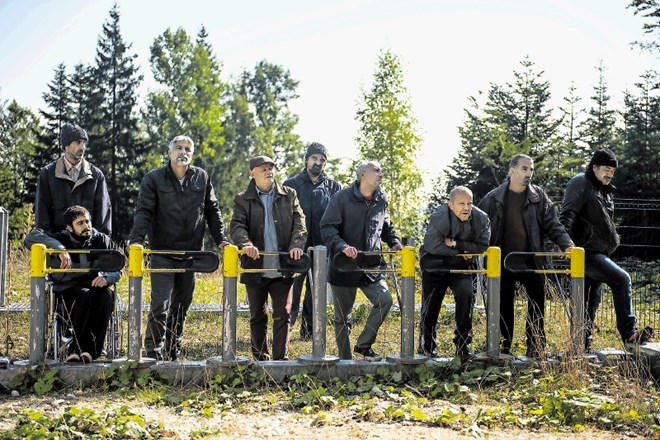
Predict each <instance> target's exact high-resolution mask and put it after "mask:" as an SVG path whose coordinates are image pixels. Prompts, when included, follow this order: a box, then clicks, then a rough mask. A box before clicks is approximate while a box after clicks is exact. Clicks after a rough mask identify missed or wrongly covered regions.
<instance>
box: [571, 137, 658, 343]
mask: <svg viewBox="0 0 660 440" xmlns="http://www.w3.org/2000/svg"><path fill="white" fill-rule="evenodd" d="M617 167H618V161H617V159H616V156H615V155H614V153H613V152H612V151H611V150H609V149H607V148H601V149H598V150H596V151H595V152H594V154H593V157H592V158H591V160H590V161H589V163H588V164H587V169H586V171H585V172H583V173H579V174H578V175H576V176H575V177H573V178H572V179H571V180H570V181H569V182H568V184H567V185H566V191H565V192H564V200H563V203H562V208H561V215H560V216H559V219H560V221H561V222H562V224H563V225H564V226H565V227H566V230H567V231H568V233H569V235H570V236H571V238H573V240H574V241H575V243H576V244H577V245H578V246H581V247H583V248H584V250H585V302H586V304H585V305H586V307H585V311H586V321H587V326H586V330H587V331H586V340H585V348H586V350H587V351H590V350H591V341H592V339H593V321H594V319H595V318H596V312H597V311H598V305H599V304H600V297H601V287H602V284H603V283H605V284H607V285H608V286H609V287H610V289H611V290H612V297H613V298H614V311H615V313H616V324H617V329H618V331H619V334H620V335H621V338H622V339H623V342H624V343H626V344H627V343H632V344H641V343H644V342H646V341H648V340H649V339H650V338H651V335H652V334H653V330H652V329H651V328H650V327H646V328H644V329H642V330H638V329H636V327H635V325H636V321H637V317H636V316H635V312H634V311H633V308H632V283H631V281H630V275H628V273H627V272H626V271H625V270H623V269H622V268H621V267H620V266H618V265H617V264H616V263H615V262H614V261H612V260H611V259H610V255H611V254H612V253H613V252H614V251H615V250H616V248H617V247H618V246H619V235H618V234H617V232H616V227H615V225H614V221H613V219H612V217H613V215H614V198H613V196H612V193H613V192H614V190H615V189H616V188H615V186H614V185H612V178H613V177H614V173H615V172H616V169H617Z"/></svg>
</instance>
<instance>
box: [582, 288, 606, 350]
mask: <svg viewBox="0 0 660 440" xmlns="http://www.w3.org/2000/svg"><path fill="white" fill-rule="evenodd" d="M602 297H603V283H598V282H596V281H594V280H592V279H590V278H588V277H585V278H584V302H585V312H586V315H587V316H586V321H585V325H586V331H585V336H586V338H585V339H586V341H585V347H587V348H589V347H591V341H592V340H593V337H594V336H593V334H594V321H595V320H596V313H597V312H598V306H600V301H601V298H602Z"/></svg>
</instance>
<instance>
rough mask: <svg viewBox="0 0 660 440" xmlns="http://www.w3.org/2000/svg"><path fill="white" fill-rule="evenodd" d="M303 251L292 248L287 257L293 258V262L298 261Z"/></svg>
mask: <svg viewBox="0 0 660 440" xmlns="http://www.w3.org/2000/svg"><path fill="white" fill-rule="evenodd" d="M302 254H303V250H302V249H300V248H293V249H291V250H290V251H289V256H290V257H291V258H293V259H294V260H300V257H302Z"/></svg>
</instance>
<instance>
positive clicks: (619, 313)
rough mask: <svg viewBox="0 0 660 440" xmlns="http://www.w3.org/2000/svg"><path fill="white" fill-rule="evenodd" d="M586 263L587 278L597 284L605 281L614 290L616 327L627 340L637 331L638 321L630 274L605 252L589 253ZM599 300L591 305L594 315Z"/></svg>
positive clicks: (585, 259)
mask: <svg viewBox="0 0 660 440" xmlns="http://www.w3.org/2000/svg"><path fill="white" fill-rule="evenodd" d="M584 264H585V278H586V279H587V280H588V281H589V283H591V284H592V285H595V286H597V285H598V284H600V283H605V284H607V285H608V286H609V287H610V290H612V299H613V300H614V313H615V315H616V327H617V330H618V331H619V334H620V335H621V338H622V339H623V341H624V342H625V341H626V339H628V337H629V336H630V335H631V334H632V333H633V332H634V331H635V325H636V322H637V317H636V316H635V312H634V311H633V307H632V282H631V281H630V275H628V272H626V271H625V270H623V269H622V268H621V267H619V266H618V265H617V264H616V263H614V261H612V260H611V259H610V258H609V257H608V256H607V255H605V254H592V253H587V254H586V255H585V258H584ZM585 290H586V289H585ZM599 302H600V300H598V302H597V303H595V305H594V304H592V306H591V309H593V317H595V315H596V310H598V303H599ZM587 312H588V313H590V312H591V310H590V307H589V305H587ZM593 317H591V316H589V318H591V320H593Z"/></svg>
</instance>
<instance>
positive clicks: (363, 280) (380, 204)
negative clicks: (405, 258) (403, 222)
mask: <svg viewBox="0 0 660 440" xmlns="http://www.w3.org/2000/svg"><path fill="white" fill-rule="evenodd" d="M356 175H357V176H356V177H357V180H356V181H355V183H354V184H353V185H351V186H350V187H349V188H344V189H342V190H341V191H339V192H338V193H337V194H335V195H334V196H333V197H332V198H331V199H330V203H329V204H328V208H327V209H326V211H325V214H323V218H322V219H321V235H322V236H323V240H324V241H325V243H326V246H327V247H328V254H329V255H331V256H334V255H336V254H339V253H341V254H343V255H344V256H345V257H347V258H351V259H358V261H360V262H361V267H366V268H374V269H375V268H379V267H384V266H385V261H384V260H383V258H382V257H381V256H380V255H375V256H364V255H360V257H358V252H359V251H366V252H379V251H380V249H381V247H380V246H381V241H383V242H385V243H387V245H388V246H389V247H390V249H391V250H394V251H398V250H400V249H401V248H402V246H401V241H400V240H399V236H398V235H397V233H396V231H395V230H394V225H393V224H392V221H391V220H390V214H389V213H388V212H387V205H388V201H387V196H386V195H385V193H383V192H382V191H381V190H380V184H381V182H382V180H383V170H382V169H381V166H380V164H379V163H378V162H376V161H369V162H363V163H361V164H360V165H359V166H358V168H357V172H356ZM363 257H364V258H363ZM337 269H338V268H337V267H335V265H334V264H332V265H331V268H330V273H329V277H328V281H329V282H330V284H331V285H332V293H333V295H334V300H335V317H334V324H335V339H336V340H337V349H338V350H339V356H340V357H341V358H342V359H352V355H351V344H350V330H351V311H352V309H353V304H354V303H355V295H356V293H357V289H358V287H359V288H360V290H362V292H363V293H364V294H365V296H366V297H367V299H368V300H369V301H370V302H371V304H372V308H371V311H370V312H369V316H368V317H367V323H366V324H365V326H364V330H363V331H362V333H361V334H360V336H359V337H358V340H357V342H356V344H355V347H354V349H353V352H354V353H355V354H356V355H358V356H359V357H360V358H361V359H365V360H371V361H378V360H380V359H381V357H380V356H379V355H377V354H376V353H375V352H374V350H373V348H372V347H371V346H372V345H373V343H374V342H375V340H376V336H377V334H378V329H379V328H380V326H381V325H382V324H383V321H384V320H385V317H386V316H387V313H388V312H389V310H390V308H391V307H392V295H391V294H390V291H389V289H388V287H387V283H386V282H385V280H384V275H383V273H382V272H377V273H366V272H354V273H347V272H343V273H342V272H340V271H338V270H337Z"/></svg>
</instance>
